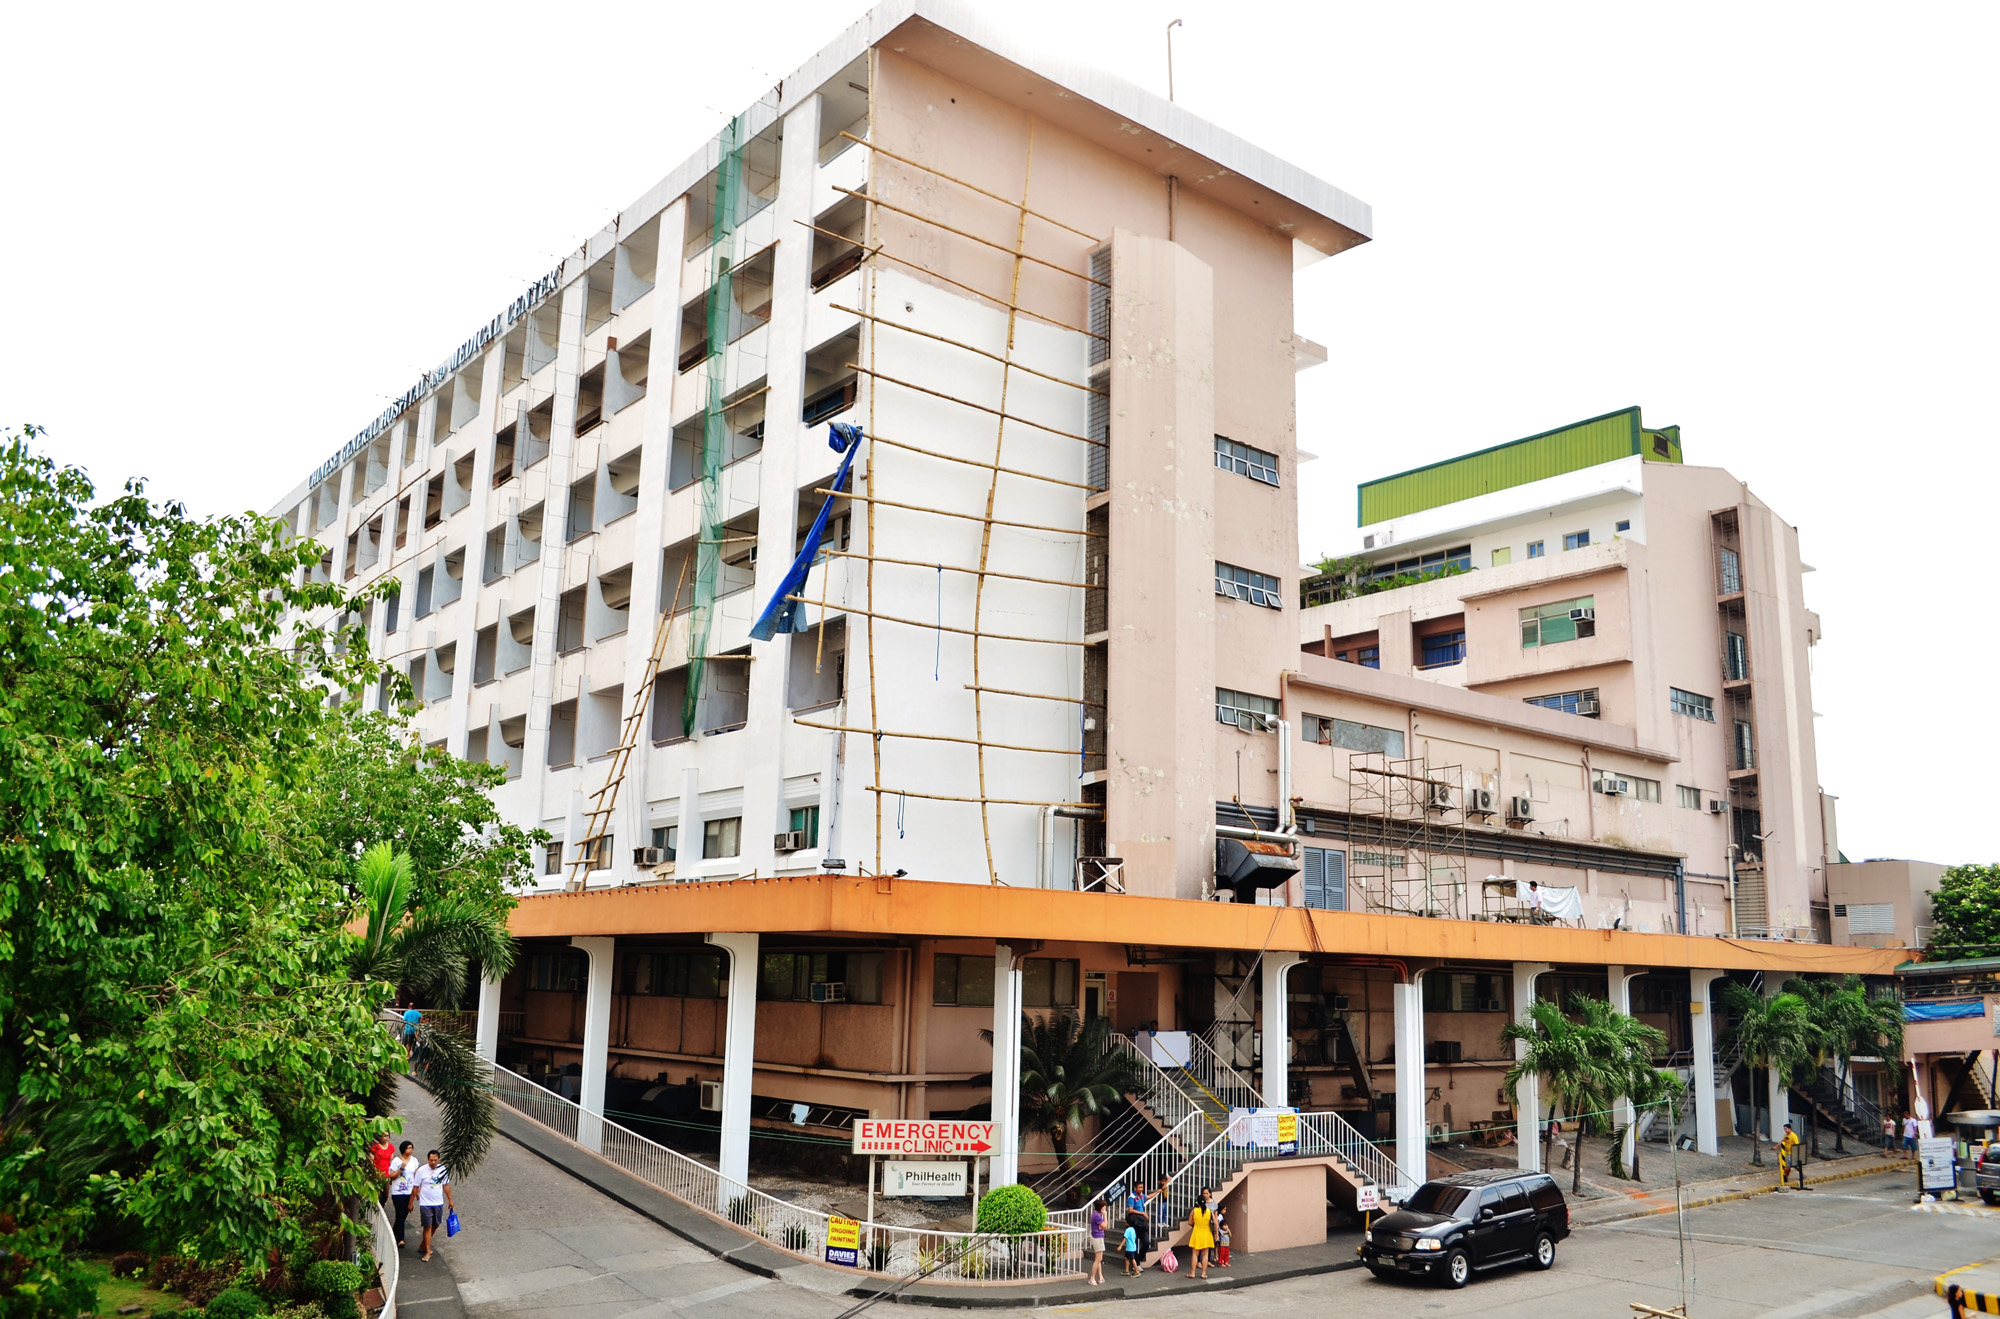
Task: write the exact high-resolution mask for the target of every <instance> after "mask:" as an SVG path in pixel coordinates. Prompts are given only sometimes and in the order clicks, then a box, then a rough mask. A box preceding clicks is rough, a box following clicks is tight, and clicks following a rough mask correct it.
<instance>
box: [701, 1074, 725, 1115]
mask: <svg viewBox="0 0 2000 1319" xmlns="http://www.w3.org/2000/svg"><path fill="white" fill-rule="evenodd" d="M701 1111H702V1112H704V1113H720V1112H721V1111H722V1082H720V1081H703V1082H702V1083H701Z"/></svg>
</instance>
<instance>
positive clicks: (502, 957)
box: [348, 842, 514, 1175]
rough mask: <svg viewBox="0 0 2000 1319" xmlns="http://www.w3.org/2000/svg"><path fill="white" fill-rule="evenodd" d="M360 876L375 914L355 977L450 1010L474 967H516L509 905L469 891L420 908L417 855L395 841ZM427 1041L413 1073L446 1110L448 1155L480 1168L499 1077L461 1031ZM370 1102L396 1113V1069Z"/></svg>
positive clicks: (355, 953)
mask: <svg viewBox="0 0 2000 1319" xmlns="http://www.w3.org/2000/svg"><path fill="white" fill-rule="evenodd" d="M355 881H356V884H357V886H358V888H359V889H360V892H361V898H362V902H363V903H364V904H365V907H366V911H367V927H366V929H365V930H364V931H363V933H362V934H361V935H360V936H359V938H358V939H357V940H356V941H355V944H354V947H353V949H352V951H351V952H350V954H349V957H348V968H349V972H350V974H352V975H353V977H354V978H355V979H356V980H376V981H384V982H386V983H388V984H390V985H393V986H394V987H395V988H396V989H398V990H400V991H404V992H407V993H409V994H411V995H413V996H414V997H416V998H417V999H419V1000H421V1001H424V1002H429V1003H433V1004H438V1005H442V1006H444V1007H448V1008H449V1007H456V1006H457V1005H458V1003H459V1001H460V1000H461V999H462V998H463V997H464V994H465V987H466V983H467V974H466V972H467V968H468V966H469V965H470V964H471V963H473V962H477V963H479V964H480V966H481V967H482V968H483V969H484V970H485V972H486V973H487V974H488V975H504V974H505V973H506V972H507V970H508V968H510V967H512V966H513V964H514V936H513V935H511V934H509V933H508V932H507V912H506V908H505V906H504V905H502V904H498V903H495V902H492V901H490V900H486V899H482V898H479V897H475V896H471V895H465V894H445V895H441V896H433V897H431V898H429V899H428V900H426V901H425V902H424V903H423V904H422V905H421V906H413V905H412V898H413V895H414V893H415V888H416V885H415V876H414V873H413V868H412V866H411V863H410V858H409V855H408V854H407V853H403V852H398V851H397V850H396V849H395V848H394V847H393V846H392V845H391V844H389V843H386V842H384V843H377V844H375V846H373V847H371V848H369V849H368V850H367V851H366V852H364V853H362V856H361V860H360V862H359V864H358V865H357V866H356V867H355ZM418 1045H419V1047H418V1050H417V1058H416V1059H415V1060H414V1062H413V1069H412V1070H413V1071H414V1072H415V1074H416V1076H417V1079H418V1080H419V1081H421V1082H422V1083H423V1084H424V1087H425V1089H427V1090H429V1091H430V1093H431V1097H432V1098H433V1099H434V1100H435V1101H436V1103H437V1106H438V1112H439V1116H440V1118H441V1121H442V1126H443V1132H442V1134H441V1136H440V1138H439V1141H438V1145H439V1153H440V1154H441V1155H442V1156H443V1157H444V1161H445V1163H446V1165H447V1166H448V1167H450V1168H451V1170H452V1171H453V1172H455V1173H459V1174H461V1175H462V1174H464V1173H468V1172H471V1171H472V1169H473V1168H475V1167H477V1166H478V1164H479V1161H480V1160H481V1159H483V1158H485V1157H486V1151H487V1149H488V1147H490V1146H491V1144H492V1143H493V1131H494V1127H495V1125H496V1118H495V1112H494V1107H493V1087H492V1083H491V1080H490V1079H489V1078H488V1077H487V1075H486V1073H485V1068H484V1065H483V1063H482V1062H481V1060H480V1059H479V1057H478V1055H477V1053H476V1051H475V1050H474V1048H473V1046H472V1045H471V1044H470V1043H469V1042H468V1041H467V1040H466V1039H465V1038H464V1037H463V1036H462V1035H458V1034H455V1033H453V1032H452V1031H449V1030H438V1029H435V1028H430V1027H425V1028H422V1029H421V1030H420V1034H419V1038H418ZM369 1102H370V1106H371V1109H372V1110H373V1111H376V1112H380V1113H383V1114H386V1113H387V1112H388V1111H390V1109H391V1108H392V1107H393V1106H394V1102H395V1077H394V1076H393V1075H385V1076H384V1077H383V1078H382V1082H381V1084H378V1085H377V1087H376V1089H375V1093H374V1094H373V1095H371V1096H370V1097H369Z"/></svg>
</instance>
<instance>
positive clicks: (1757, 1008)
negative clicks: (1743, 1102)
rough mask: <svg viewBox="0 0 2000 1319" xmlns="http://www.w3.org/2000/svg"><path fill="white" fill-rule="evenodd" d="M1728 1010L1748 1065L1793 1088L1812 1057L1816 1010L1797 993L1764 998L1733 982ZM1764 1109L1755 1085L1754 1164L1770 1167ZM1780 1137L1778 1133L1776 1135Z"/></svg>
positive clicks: (1731, 1035) (1732, 1037)
mask: <svg viewBox="0 0 2000 1319" xmlns="http://www.w3.org/2000/svg"><path fill="white" fill-rule="evenodd" d="M1722 1002H1723V1006H1725V1007H1726V1008H1728V1009H1729V1011H1730V1013H1731V1014H1733V1015H1734V1016H1735V1018H1736V1024H1735V1025H1733V1026H1731V1027H1730V1028H1729V1031H1728V1033H1727V1035H1726V1036H1725V1038H1726V1039H1727V1040H1729V1041H1732V1042H1734V1043H1736V1044H1739V1045H1741V1046H1742V1049H1743V1061H1744V1062H1746V1063H1748V1064H1750V1066H1752V1067H1762V1068H1763V1069H1765V1070H1766V1071H1767V1072H1770V1073H1771V1074H1772V1075H1774V1076H1776V1077H1777V1078H1778V1079H1779V1081H1780V1083H1781V1084H1785V1085H1789V1084H1791V1079H1792V1077H1793V1076H1795V1075H1796V1074H1797V1073H1798V1071H1799V1069H1800V1068H1801V1067H1803V1066H1805V1065H1806V1063H1808V1062H1809V1061H1811V1059H1812V1054H1813V1045H1814V1042H1815V1040H1814V1035H1813V1023H1812V1013H1811V1009H1810V1008H1808V1007H1807V1006H1806V1001H1805V1000H1804V999H1803V998H1801V997H1799V996H1798V995H1797V994H1790V993H1785V994H1777V995H1774V996H1772V997H1770V998H1766V997H1764V996H1763V995H1762V994H1760V993H1758V992H1757V991H1756V990H1754V989H1752V988H1750V987H1749V986H1748V985H1745V984H1742V983H1739V982H1736V981H1731V982H1730V983H1729V984H1727V985H1725V986H1723V989H1722ZM1762 1110H1763V1105H1762V1099H1761V1096H1759V1094H1758V1093H1757V1086H1756V1084H1755V1083H1754V1082H1753V1083H1752V1084H1751V1086H1750V1162H1751V1163H1752V1164H1754V1165H1755V1166H1757V1167H1759V1168H1761V1167H1763V1166H1764V1147H1763V1146H1762V1145H1760V1144H1758V1143H1757V1122H1758V1119H1759V1117H1760V1116H1761V1115H1762ZM1771 1134H1772V1135H1773V1136H1776V1135H1777V1134H1778V1133H1777V1132H1775V1131H1774V1132H1772V1133H1771Z"/></svg>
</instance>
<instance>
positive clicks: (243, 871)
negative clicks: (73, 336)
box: [0, 430, 526, 1319]
mask: <svg viewBox="0 0 2000 1319" xmlns="http://www.w3.org/2000/svg"><path fill="white" fill-rule="evenodd" d="M34 438H35V435H34V432H33V431H32V430H29V431H27V432H25V433H23V434H18V435H9V436H6V437H4V438H0V1252H5V1254H4V1256H0V1258H5V1259H6V1260H7V1264H6V1267H5V1268H4V1269H0V1315H4V1316H6V1317H7V1319H11V1316H13V1315H15V1314H24V1315H25V1314H49V1315H60V1316H63V1319H68V1316H72V1315H74V1314H75V1313H77V1311H78V1310H79V1309H82V1308H88V1292H89V1288H88V1286H87V1284H86V1283H85V1282H84V1281H83V1279H82V1277H81V1275H80V1273H79V1272H78V1271H77V1269H76V1268H75V1266H74V1265H73V1264H71V1263H70V1262H68V1260H67V1259H66V1257H65V1254H64V1249H63V1248H64V1246H65V1244H66V1243H68V1242H70V1241H73V1240H74V1239H76V1237H77V1236H78V1234H80V1233H82V1232H84V1231H86V1230H89V1229H91V1228H93V1227H104V1226H113V1227H116V1228H117V1230H119V1231H121V1232H123V1233H125V1234H127V1235H129V1236H133V1237H136V1238H138V1239H139V1240H140V1241H141V1242H142V1243H143V1244H148V1245H151V1246H153V1247H154V1248H156V1249H161V1250H171V1251H175V1252H177V1253H183V1254H187V1255H191V1256H194V1257H197V1258H199V1259H202V1260H205V1261H222V1260H226V1259H230V1258H236V1259H240V1260H242V1261H244V1262H245V1263H246V1264H248V1265H249V1266H250V1267H252V1268H259V1267H261V1266H262V1264H263V1262H264V1261H265V1260H266V1259H267V1258H269V1255H270V1252H271V1251H273V1250H284V1249H288V1248H290V1247H292V1246H293V1245H295V1244H297V1243H298V1242H299V1241H300V1240H301V1238H302V1236H303V1235H304V1234H305V1233H306V1232H307V1230H308V1225H309V1224H310V1223H312V1222H314V1221H315V1219H316V1216H323V1214H324V1212H325V1211H326V1210H327V1208H328V1207H329V1206H335V1205H338V1204H340V1203H342V1202H343V1201H348V1200H349V1199H350V1197H353V1196H356V1195H363V1194H369V1193H372V1191H373V1190H374V1189H375V1187H374V1178H373V1175H372V1170H371V1169H370V1168H369V1166H368V1163H367V1160H366V1155H365V1147H366V1142H367V1138H368V1135H369V1134H370V1132H371V1131H372V1130H375V1129H379V1126H380V1117H379V1107H376V1108H375V1109H374V1110H373V1111H372V1112H371V1097H373V1098H374V1099H376V1100H378V1101H379V1098H380V1095H381V1093H382V1091H383V1085H382V1082H383V1078H384V1077H386V1076H390V1075H393V1074H394V1073H395V1072H397V1071H400V1070H402V1069H403V1068H404V1066H405V1065H406V1064H405V1061H404V1059H403V1055H402V1050H401V1048H400V1046H399V1045H398V1044H397V1043H396V1042H395V1041H394V1039H392V1038H391V1036H390V1035H389V1034H388V1033H387V1032H386V1031H385V1030H384V1029H383V1028H382V1026H381V1024H380V1022H379V1021H378V1014H379V1010H380V1009H381V1008H382V1007H383V1006H384V1005H385V1003H386V1002H387V1000H388V998H389V995H390V994H391V993H392V992H393V989H394V987H395V983H394V978H393V977H389V976H384V975H357V974H356V964H355V951H354V949H355V944H356V942H357V940H356V937H355V936H354V935H352V934H350V933H348V932H347V930H346V928H345V926H346V924H347V922H349V921H350V920H352V919H355V918H356V917H357V916H358V915H359V903H358V897H359V889H358V885H357V883H356V881H355V878H354V862H355V860H356V857H357V855H358V853H359V851H360V847H361V844H362V842H364V841H372V838H373V837H374V836H375V835H377V834H380V835H382V836H386V837H394V838H397V839H398V840H400V841H401V842H402V843H403V845H404V846H406V847H408V848H409V849H410V850H411V851H412V852H413V853H418V854H420V855H421V856H422V857H423V858H424V859H423V860H422V861H421V862H420V864H419V865H418V867H417V874H416V877H415V878H414V879H413V881H412V886H413V888H416V889H425V886H427V885H428V886H429V889H428V890H427V892H428V893H430V894H431V896H426V897H425V898H423V899H422V902H429V901H431V900H432V896H435V897H439V898H443V897H446V896H448V891H449V890H451V889H452V887H453V886H454V885H463V887H464V888H465V890H466V891H469V892H471V893H473V894H475V895H479V896H480V897H481V899H482V900H487V901H493V900H497V894H496V890H497V889H499V888H502V887H504V884H505V881H506V879H507V877H508V876H509V875H511V874H513V873H515V871H516V869H517V868H519V867H524V866H525V864H526V852H525V848H524V847H522V846H521V843H522V841H523V840H522V839H521V838H520V837H516V836H512V835H506V834H504V832H503V831H501V830H499V829H497V828H496V827H494V826H493V822H492V821H491V818H490V806H486V805H483V804H482V803H481V802H479V801H475V800H474V794H473V793H471V792H470V791H469V790H468V786H467V776H466V775H465V774H461V773H458V772H457V771H452V770H450V769H449V767H448V766H445V765H442V764H440V763H439V762H437V761H436V760H434V759H432V758H430V757H427V756H425V755H424V754H423V753H421V752H407V753H405V752H402V751H398V750H393V748H394V745H395V743H396V732H395V726H394V724H393V722H392V721H388V720H383V721H379V722H370V721H368V720H363V719H358V718H357V716H356V713H355V711H354V709H353V707H352V706H351V705H343V704H342V703H341V702H340V701H339V700H338V698H337V694H338V693H340V692H352V691H358V690H361V689H363V687H364V686H365V685H366V684H367V683H369V682H370V681H371V680H372V679H373V677H374V676H375V675H374V668H373V665H372V664H371V662H370V661H369V660H368V658H367V655H366V647H365V646H364V645H362V644H360V643H361V638H360V636H359V635H358V633H356V632H354V631H352V630H348V631H342V629H341V627H340V624H339V620H341V619H344V618H350V617H353V616H354V615H355V614H356V613H357V612H358V610H359V609H360V607H361V606H362V602H361V601H359V600H357V599H355V598H352V597H348V596H345V595H344V594H343V593H342V592H341V591H340V590H339V589H337V588H336V587H334V586H332V585H329V584H326V583H315V582H313V581H312V580H311V569H312V568H313V567H314V566H315V565H316V564H317V563H318V561H319V558H320V554H321V550H320V547H319V546H317V545H316V544H313V543H312V542H309V541H304V542H300V541H292V540H291V539H289V538H288V537H287V536H286V535H285V534H284V533H283V530H282V528H280V527H279V526H278V525H276V524H275V523H271V522H269V521H266V520H264V519H260V518H257V517H254V516H240V517H230V518H196V517H193V516H191V515H189V514H188V513H187V511H186V510H185V509H183V508H181V507H180V506H178V505H175V504H172V503H156V502H154V501H152V500H151V499H149V498H148V497H147V495H146V493H145V491H144V489H143V488H142V487H140V486H139V485H138V484H136V483H135V484H130V485H127V486H126V487H125V488H124V489H123V490H122V491H121V492H120V493H118V494H116V495H114V496H111V497H108V498H103V497H100V495H99V492H98V491H97V490H96V489H95V488H94V487H93V486H92V484H91V482H90V481H89V479H88V478H87V477H86V476H85V475H84V474H83V473H82V472H81V471H78V470H76V469H71V468H62V467H59V466H57V465H56V464H54V463H53V462H51V461H49V460H48V459H47V458H46V457H44V456H42V455H41V454H39V453H38V452H36V450H35V448H34V447H33V441H34ZM300 617H304V618H309V619H316V620H322V623H323V625H322V626H319V627H316V628H315V627H307V628H303V629H298V628H293V627H291V626H290V625H289V624H288V620H289V619H294V618H300ZM471 785H472V786H475V787H476V786H478V780H477V778H476V777H474V778H473V779H472V780H471ZM433 810H435V811H436V812H437V815H436V818H435V819H425V820H418V819H415V818H414V813H415V812H419V811H423V812H429V811H433ZM482 810H483V811H484V812H485V814H481V811H482ZM419 905H421V904H419Z"/></svg>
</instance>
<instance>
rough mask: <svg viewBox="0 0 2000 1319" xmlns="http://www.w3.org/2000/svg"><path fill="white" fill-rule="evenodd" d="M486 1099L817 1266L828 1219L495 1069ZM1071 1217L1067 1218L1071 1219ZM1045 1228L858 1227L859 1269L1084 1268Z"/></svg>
mask: <svg viewBox="0 0 2000 1319" xmlns="http://www.w3.org/2000/svg"><path fill="white" fill-rule="evenodd" d="M493 1090H494V1097H495V1098H497V1099H498V1100H500V1102H501V1103H504V1104H506V1105H507V1106H508V1107H509V1108H512V1109H514V1110H515V1111H516V1112H518V1113H520V1114H522V1115H523V1116H525V1117H528V1118H530V1119H532V1120H533V1121H535V1122H538V1123H540V1124H541V1125H542V1126H544V1127H547V1128H548V1129H549V1130H551V1131H553V1132H554V1133H556V1134H557V1135H559V1136H561V1137H563V1138H564V1139H566V1140H570V1141H573V1142H574V1143H576V1144H577V1145H579V1146H581V1147H583V1148H585V1149H587V1150H590V1151H592V1152H594V1153H596V1154H598V1155H599V1156H601V1157H602V1158H604V1159H605V1160H606V1161H607V1162H609V1163H612V1164H614V1165H616V1166H617V1167H619V1168H621V1169H623V1170H624V1171H626V1172H628V1173H630V1174H632V1175H633V1176H634V1177H637V1178H638V1179H639V1180H640V1181H643V1182H645V1183H647V1184H648V1185H650V1186H653V1187H655V1188H657V1189H659V1190H661V1191H665V1192H666V1193H667V1194H668V1195H670V1196H672V1197H674V1198H675V1199H676V1200H679V1201H681V1202H683V1203H685V1204H686V1205H688V1206H689V1207H690V1208H693V1209H698V1210H700V1211H701V1212H703V1213H706V1214H711V1215H713V1216H715V1217H717V1218H721V1219H723V1220H725V1221H727V1222H730V1223H733V1224H735V1225H736V1226H737V1227H738V1228H740V1229H742V1230H743V1231H745V1232H748V1233H751V1234H753V1235H756V1236H759V1237H762V1238H763V1239H764V1240H765V1241H766V1242H767V1243H768V1244H769V1245H771V1246H773V1247H775V1248H776V1249H778V1250H782V1251H785V1252H787V1253H788V1254H792V1255H797V1256H800V1257H801V1258H804V1259H808V1260H812V1261H815V1262H824V1261H825V1259H826V1239H827V1222H828V1220H829V1218H830V1217H831V1215H828V1214H825V1213H822V1212H820V1211H819V1210H817V1209H808V1208H806V1207H805V1206H804V1205H797V1204H793V1203H792V1202H790V1201H789V1200H780V1199H778V1198H777V1197H776V1196H774V1195H766V1194H765V1193H764V1192H762V1191H759V1190H757V1189H756V1188H755V1187H751V1186H745V1185H743V1184H742V1183H741V1182H737V1181H733V1180H730V1179H728V1178H725V1177H724V1176H723V1175H722V1174H721V1173H720V1172H719V1171H717V1170H716V1169H714V1168H711V1167H709V1166H708V1165H707V1164H705V1163H702V1162H700V1161H699V1160H696V1159H691V1158H689V1157H688V1156H687V1155H685V1154H682V1153H680V1152H679V1151H677V1150H670V1149H668V1148H667V1147H666V1146H664V1145H661V1144H659V1143H657V1142H655V1141H651V1140H648V1139H646V1137H644V1136H641V1135H639V1134H638V1133H637V1132H635V1131H630V1130H627V1129H626V1128H624V1127H622V1126H620V1125H618V1124H617V1123H616V1122H613V1121H611V1120H609V1119H608V1118H602V1117H598V1116H596V1115H595V1114H591V1113H586V1112H585V1111H584V1110H583V1109H582V1108H580V1107H579V1106H577V1105H576V1104H575V1103H573V1102H571V1101H570V1100H567V1099H564V1098H562V1097H560V1096H558V1095H555V1094H552V1093H551V1092H549V1091H547V1090H544V1089H543V1088H542V1087H540V1086H538V1085H536V1084H535V1083H534V1082H532V1081H530V1080H528V1079H527V1078H526V1077H523V1076H518V1075H516V1074H515V1073H513V1072H510V1071H508V1070H507V1069H506V1068H504V1067H495V1068H494V1069H493ZM1074 1212H1075V1211H1070V1214H1074ZM1070 1214H1065V1215H1064V1216H1063V1219H1064V1221H1062V1222H1060V1223H1053V1220H1054V1218H1055V1217H1056V1216H1054V1215H1052V1216H1051V1219H1052V1224H1053V1225H1052V1226H1050V1227H1049V1228H1047V1229H1046V1230H1044V1231H1041V1232H1037V1233H1033V1234H1032V1235H1028V1236H1021V1237H992V1236H986V1235H982V1234H980V1233H976V1232H943V1231H934V1230H932V1229H929V1228H914V1227H895V1226H891V1225H889V1224H886V1223H865V1224H863V1225H862V1228H861V1249H860V1254H861V1264H860V1267H861V1268H862V1269H864V1270H866V1271H868V1272H871V1273H886V1274H890V1275H894V1276H898V1277H907V1276H909V1275H911V1274H914V1273H918V1272H921V1271H924V1270H930V1271H931V1272H930V1274H929V1277H928V1278H927V1279H926V1281H930V1282H948V1283H1007V1282H1026V1281H1032V1280H1037V1279H1044V1278H1062V1277H1070V1276H1074V1275H1078V1274H1081V1273H1083V1272H1084V1271H1085V1270H1086V1269H1088V1268H1089V1259H1088V1257H1087V1256H1086V1254H1085V1249H1086V1247H1087V1245H1088V1243H1087V1242H1086V1241H1085V1240H1084V1234H1085V1232H1086V1231H1087V1229H1086V1228H1085V1226H1084V1222H1083V1220H1082V1219H1080V1218H1079V1219H1077V1221H1075V1222H1074V1223H1072V1222H1070V1221H1068V1219H1069V1216H1070Z"/></svg>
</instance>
